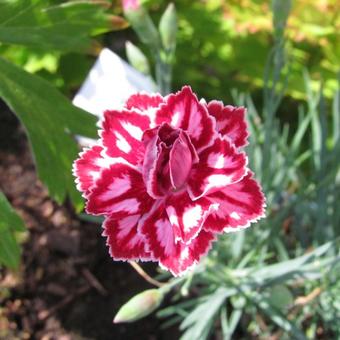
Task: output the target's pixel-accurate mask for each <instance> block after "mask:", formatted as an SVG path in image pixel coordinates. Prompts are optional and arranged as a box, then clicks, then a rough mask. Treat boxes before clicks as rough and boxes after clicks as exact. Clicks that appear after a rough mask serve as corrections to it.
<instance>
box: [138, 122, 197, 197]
mask: <svg viewBox="0 0 340 340" xmlns="http://www.w3.org/2000/svg"><path fill="white" fill-rule="evenodd" d="M143 142H144V145H145V157H144V162H143V178H144V182H145V184H146V188H147V190H148V193H149V194H150V195H151V196H152V197H154V198H158V197H162V196H164V195H167V194H168V193H170V192H175V191H178V190H181V189H182V188H184V187H185V184H186V181H187V179H188V177H189V174H190V171H191V168H192V165H193V164H194V163H196V162H198V156H197V153H196V151H195V148H194V146H193V145H192V143H191V140H190V137H189V136H188V134H187V133H186V132H185V131H183V130H182V129H175V128H173V127H172V126H170V125H169V124H167V123H163V124H162V125H160V126H158V127H156V128H154V129H150V130H146V131H145V132H144V135H143Z"/></svg>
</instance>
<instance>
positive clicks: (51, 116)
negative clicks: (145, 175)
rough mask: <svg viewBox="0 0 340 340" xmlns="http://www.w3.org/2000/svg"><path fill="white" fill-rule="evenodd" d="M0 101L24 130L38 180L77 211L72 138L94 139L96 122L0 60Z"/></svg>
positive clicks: (79, 201) (42, 82)
mask: <svg viewBox="0 0 340 340" xmlns="http://www.w3.org/2000/svg"><path fill="white" fill-rule="evenodd" d="M0 97H1V98H2V99H3V100H4V101H5V102H6V103H7V105H8V106H9V107H10V108H11V110H12V111H13V112H14V113H16V114H17V116H18V117H19V119H20V120H21V122H22V123H23V125H24V126H25V128H26V129H27V133H28V137H29V139H30V142H31V145H32V149H33V152H34V156H35V160H36V164H37V168H38V173H39V176H40V179H41V180H42V181H43V182H44V183H45V184H46V185H47V187H48V189H49V192H50V194H51V195H52V196H53V197H54V198H55V199H56V200H57V201H58V202H60V203H61V202H63V201H64V200H65V198H66V195H67V194H69V195H70V197H71V200H72V202H73V203H74V204H75V206H76V208H77V209H80V208H81V207H82V199H81V197H80V195H79V193H78V192H77V190H76V189H75V184H74V178H73V176H72V173H71V166H72V162H73V161H74V160H75V158H76V157H77V154H78V151H79V150H78V147H77V144H76V142H75V140H74V137H73V135H75V134H79V135H83V136H87V137H92V138H96V125H95V124H96V118H95V117H94V116H92V115H90V114H88V113H86V112H84V111H82V110H80V109H78V108H76V107H74V106H73V105H72V104H71V103H70V101H69V100H68V99H67V98H65V97H64V96H63V95H62V94H61V93H59V92H58V91H57V90H56V89H55V88H54V87H53V86H52V85H51V84H49V83H48V82H47V81H45V80H43V79H41V78H39V77H38V76H35V75H32V74H29V73H27V72H25V71H23V70H21V69H20V68H18V67H17V66H15V65H13V64H11V63H9V62H8V61H6V60H4V59H2V58H0Z"/></svg>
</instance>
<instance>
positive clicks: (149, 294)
mask: <svg viewBox="0 0 340 340" xmlns="http://www.w3.org/2000/svg"><path fill="white" fill-rule="evenodd" d="M163 297H164V295H163V292H162V291H161V290H160V289H148V290H145V291H144V292H142V293H139V294H137V295H136V296H134V297H133V298H132V299H131V300H129V301H128V302H127V303H126V304H125V305H123V306H122V307H121V308H120V309H119V311H118V313H117V314H116V316H115V318H114V320H113V322H114V323H120V322H133V321H136V320H139V319H141V318H144V317H145V316H147V315H149V314H151V313H152V312H153V311H154V310H155V309H157V308H158V307H159V305H160V304H161V303H162V300H163Z"/></svg>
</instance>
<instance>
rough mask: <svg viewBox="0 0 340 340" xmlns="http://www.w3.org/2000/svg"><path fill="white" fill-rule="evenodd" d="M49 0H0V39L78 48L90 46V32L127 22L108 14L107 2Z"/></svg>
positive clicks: (111, 27) (115, 26)
mask: <svg viewBox="0 0 340 340" xmlns="http://www.w3.org/2000/svg"><path fill="white" fill-rule="evenodd" d="M52 3H53V2H52V1H43V0H29V1H22V0H4V1H1V2H0V42H2V43H7V44H18V45H26V46H34V47H39V48H48V49H57V50H62V51H76V52H79V51H84V50H86V49H87V48H89V46H90V44H91V40H90V38H89V37H90V36H94V35H97V34H101V33H105V32H108V31H112V30H115V29H122V28H124V27H126V26H127V22H126V21H125V20H124V19H123V18H120V17H117V16H113V15H109V14H108V12H107V11H106V7H107V6H103V5H102V4H100V3H95V2H94V1H70V2H65V3H62V4H59V5H54V6H51V4H52ZM107 4H108V5H109V3H107Z"/></svg>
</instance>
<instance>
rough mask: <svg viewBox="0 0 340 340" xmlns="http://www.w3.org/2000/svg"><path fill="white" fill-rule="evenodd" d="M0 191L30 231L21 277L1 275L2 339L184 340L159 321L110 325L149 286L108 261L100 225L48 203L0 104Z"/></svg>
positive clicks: (16, 128)
mask: <svg viewBox="0 0 340 340" xmlns="http://www.w3.org/2000/svg"><path fill="white" fill-rule="evenodd" d="M51 176H53V174H51ZM0 190H1V191H3V192H4V193H5V195H6V196H7V198H8V199H9V201H10V202H11V204H12V205H13V206H14V207H15V209H16V210H17V212H18V213H19V214H20V215H21V216H22V218H23V219H24V221H25V224H26V227H27V229H28V232H27V238H26V241H25V242H24V244H23V256H22V263H21V266H20V269H19V271H18V272H11V271H8V270H5V269H0V306H1V307H0V339H44V340H47V339H63V340H67V339H126V340H129V339H177V338H178V336H177V333H176V330H175V329H172V330H171V331H170V330H163V329H161V327H160V325H161V323H160V320H158V319H157V318H156V317H154V316H150V317H148V318H145V319H143V320H141V321H138V322H136V323H133V324H122V325H114V324H113V323H112V319H113V317H114V315H115V313H116V312H117V310H118V309H119V307H120V306H121V305H122V304H123V303H124V302H126V301H127V300H128V299H129V298H131V297H132V296H134V295H135V294H136V293H138V292H140V291H142V290H144V289H147V288H151V286H150V284H148V283H146V282H145V281H144V280H143V279H142V278H141V277H140V276H138V274H137V273H136V272H135V271H134V270H133V269H132V268H131V267H130V266H129V264H127V263H117V262H113V261H112V260H111V259H110V257H109V254H108V251H107V249H106V246H105V239H104V238H103V237H102V236H101V228H100V226H99V225H97V224H91V223H88V222H83V221H81V220H79V219H78V218H77V216H76V215H75V214H74V212H73V211H72V209H71V208H70V207H68V206H67V205H64V206H59V205H57V204H56V203H55V202H53V201H52V200H51V199H50V198H49V196H48V193H47V190H46V189H45V188H44V186H43V185H42V184H41V182H40V181H39V180H38V179H37V176H36V172H35V168H34V164H33V161H32V156H31V153H30V150H29V147H28V145H27V138H26V136H25V132H24V130H23V128H22V126H21V125H20V123H19V122H18V120H17V119H16V118H15V116H14V115H13V114H12V113H10V112H9V110H8V109H7V108H6V107H5V106H4V105H3V104H1V103H0ZM143 267H144V269H146V271H149V272H153V271H154V267H153V265H143Z"/></svg>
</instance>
